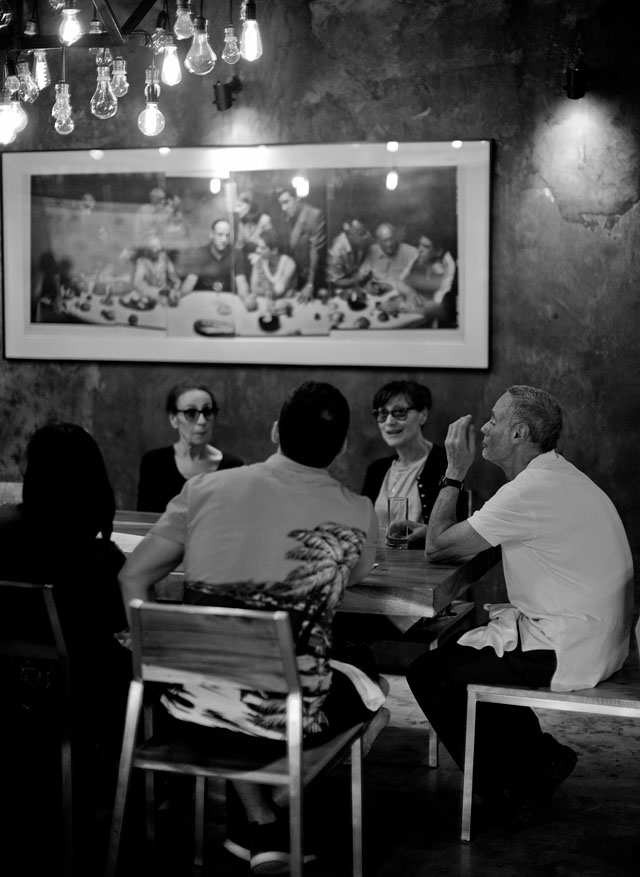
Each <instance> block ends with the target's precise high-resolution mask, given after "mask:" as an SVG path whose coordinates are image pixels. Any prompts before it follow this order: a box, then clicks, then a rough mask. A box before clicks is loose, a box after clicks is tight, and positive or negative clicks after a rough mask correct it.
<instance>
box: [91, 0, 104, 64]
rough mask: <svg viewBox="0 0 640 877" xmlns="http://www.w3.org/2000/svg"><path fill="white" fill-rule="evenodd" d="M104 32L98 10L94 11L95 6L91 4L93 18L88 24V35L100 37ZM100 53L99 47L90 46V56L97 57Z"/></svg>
mask: <svg viewBox="0 0 640 877" xmlns="http://www.w3.org/2000/svg"><path fill="white" fill-rule="evenodd" d="M104 32H105V29H104V25H103V23H102V21H101V20H100V19H99V18H98V10H97V9H96V4H95V3H94V4H93V18H92V19H91V21H90V22H89V34H90V36H100V34H103V33H104ZM99 51H100V47H99V46H91V48H90V49H89V54H90V55H97V54H98V52H99Z"/></svg>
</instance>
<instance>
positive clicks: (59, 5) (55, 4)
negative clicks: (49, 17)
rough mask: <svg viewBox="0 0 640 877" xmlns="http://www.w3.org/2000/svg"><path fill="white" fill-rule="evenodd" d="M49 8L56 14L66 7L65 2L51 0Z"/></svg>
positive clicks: (62, 0)
mask: <svg viewBox="0 0 640 877" xmlns="http://www.w3.org/2000/svg"><path fill="white" fill-rule="evenodd" d="M49 6H50V7H51V8H52V9H53V11H54V12H60V10H61V9H62V7H63V6H64V0H49Z"/></svg>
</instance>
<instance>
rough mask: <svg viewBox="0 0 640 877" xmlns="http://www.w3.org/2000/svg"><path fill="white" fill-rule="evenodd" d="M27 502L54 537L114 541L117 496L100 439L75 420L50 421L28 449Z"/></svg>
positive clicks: (40, 524)
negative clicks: (66, 535) (108, 472)
mask: <svg viewBox="0 0 640 877" xmlns="http://www.w3.org/2000/svg"><path fill="white" fill-rule="evenodd" d="M22 502H23V509H24V511H25V513H26V514H27V515H28V516H29V518H30V520H31V521H32V523H33V524H34V525H35V526H38V527H39V528H41V529H42V532H43V533H44V534H45V535H46V534H47V533H49V534H50V535H51V536H52V537H54V536H56V535H59V534H61V533H62V532H63V531H64V530H66V532H67V533H68V536H69V541H70V545H72V544H73V540H74V539H76V538H78V537H79V538H82V539H93V538H95V537H96V536H97V535H98V534H99V533H100V534H102V537H103V539H109V538H110V537H111V532H112V529H113V517H114V514H115V508H116V504H115V499H114V496H113V489H112V487H111V483H110V482H109V477H108V475H107V470H106V467H105V465H104V460H103V458H102V454H101V453H100V448H99V447H98V445H97V444H96V442H95V439H94V438H93V437H92V436H91V435H89V433H88V432H87V431H86V430H85V429H83V428H82V427H81V426H77V425H76V424H74V423H64V422H58V423H50V424H47V426H43V427H41V428H40V429H38V430H36V432H35V433H34V434H33V436H32V437H31V440H30V442H29V445H28V447H27V468H26V471H25V474H24V485H23V490H22Z"/></svg>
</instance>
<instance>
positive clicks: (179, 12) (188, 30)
mask: <svg viewBox="0 0 640 877" xmlns="http://www.w3.org/2000/svg"><path fill="white" fill-rule="evenodd" d="M173 32H174V34H175V35H176V38H177V39H179V40H188V39H189V37H192V36H193V33H194V28H193V21H192V20H191V0H178V7H177V9H176V23H175V24H174V25H173Z"/></svg>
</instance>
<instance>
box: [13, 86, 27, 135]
mask: <svg viewBox="0 0 640 877" xmlns="http://www.w3.org/2000/svg"><path fill="white" fill-rule="evenodd" d="M10 105H11V110H12V111H13V115H14V116H15V123H16V125H15V133H16V134H19V133H20V132H21V131H24V129H25V128H26V127H27V122H28V121H29V117H28V116H27V114H26V113H25V111H24V109H23V107H22V104H21V103H20V95H19V94H18V93H17V92H16V93H15V94H12V95H11V104H10Z"/></svg>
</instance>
